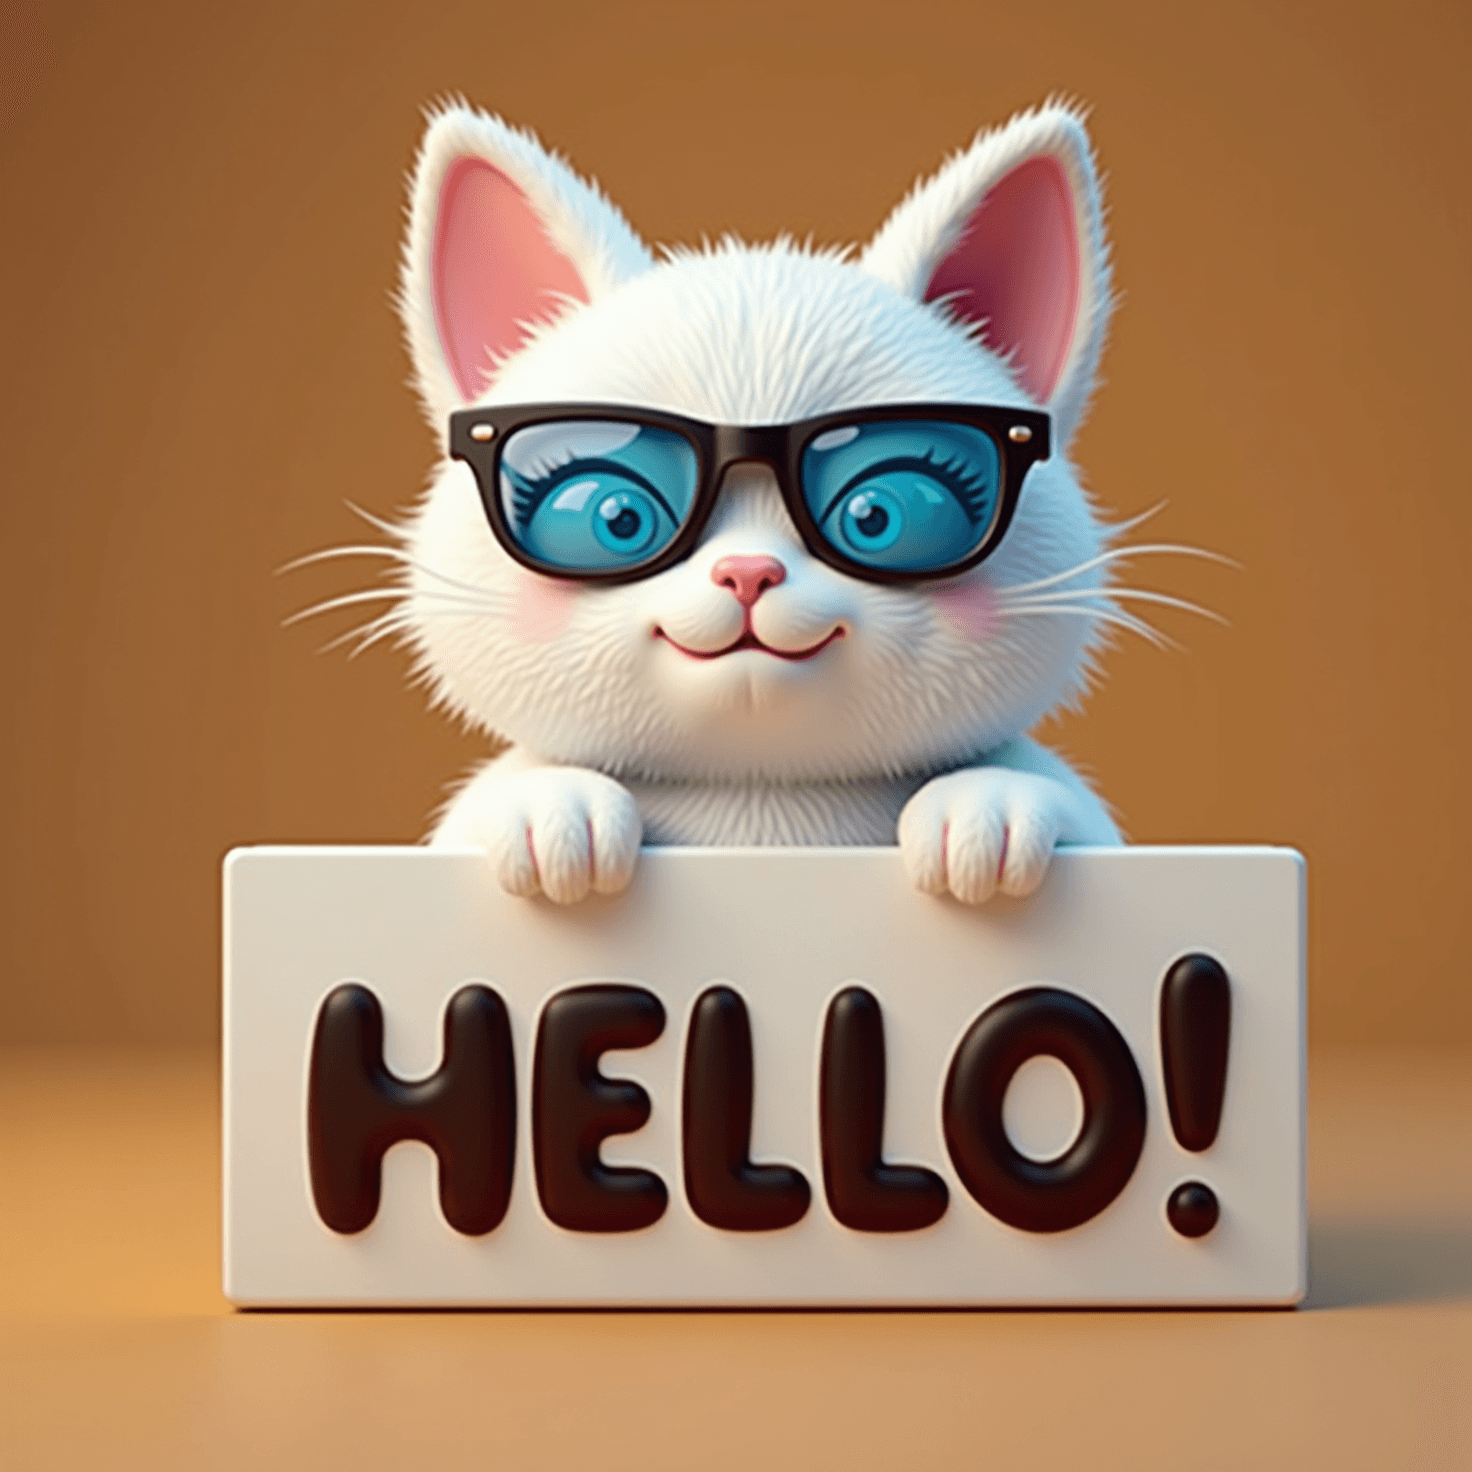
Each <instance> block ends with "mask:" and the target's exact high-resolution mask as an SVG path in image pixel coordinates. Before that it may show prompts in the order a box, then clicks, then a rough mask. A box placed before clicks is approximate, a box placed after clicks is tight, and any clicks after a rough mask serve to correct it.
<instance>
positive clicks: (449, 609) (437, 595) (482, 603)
mask: <svg viewBox="0 0 1472 1472" xmlns="http://www.w3.org/2000/svg"><path fill="white" fill-rule="evenodd" d="M385 599H392V600H393V601H394V602H396V603H400V604H410V603H418V602H420V601H421V600H424V599H429V600H433V601H434V602H437V603H439V604H440V607H439V608H433V607H431V608H427V609H422V610H420V611H421V612H425V613H497V612H500V611H501V610H502V609H503V608H504V607H505V604H504V602H503V601H501V600H497V599H492V598H487V597H479V598H467V597H465V596H463V595H461V594H456V593H441V592H439V591H438V590H436V589H434V588H416V589H413V590H411V589H408V588H364V589H362V590H361V591H359V592H356V593H342V594H340V595H339V596H338V597H336V598H327V599H324V600H323V601H322V602H321V603H314V604H313V605H312V606H311V607H310V608H303V609H302V610H301V611H300V612H298V613H293V614H292V615H291V616H290V617H288V618H284V619H282V621H281V623H282V627H283V628H290V627H291V626H292V625H293V624H299V623H301V622H302V621H303V620H304V619H309V618H315V617H317V616H318V615H319V614H323V613H331V612H332V611H333V610H334V609H338V608H351V607H353V606H354V605H356V604H359V603H374V602H378V601H381V600H385Z"/></svg>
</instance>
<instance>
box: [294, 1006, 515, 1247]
mask: <svg viewBox="0 0 1472 1472" xmlns="http://www.w3.org/2000/svg"><path fill="white" fill-rule="evenodd" d="M444 1038H445V1043H444V1059H443V1061H442V1062H441V1063H440V1066H439V1068H437V1069H436V1070H435V1072H434V1073H432V1074H430V1076H429V1077H428V1078H425V1079H421V1080H419V1081H418V1082H417V1083H405V1082H404V1081H403V1080H402V1079H398V1078H395V1077H394V1075H393V1074H391V1073H390V1072H389V1071H388V1069H387V1068H385V1067H384V1063H383V1009H382V1007H380V1006H379V1003H378V998H377V997H375V996H374V995H373V993H372V992H370V991H369V990H368V989H367V987H363V986H357V985H353V984H349V985H345V986H339V987H337V988H335V989H334V990H333V991H332V992H330V993H329V994H328V996H327V999H326V1000H325V1001H324V1002H323V1003H322V1007H321V1010H320V1011H319V1012H318V1013H317V1025H316V1028H315V1030H314V1032H313V1035H312V1060H311V1066H310V1074H309V1079H308V1085H307V1154H308V1159H309V1163H310V1168H311V1178H312V1199H313V1200H314V1201H315V1202H316V1205H317V1211H318V1214H319V1215H320V1216H321V1218H322V1220H323V1221H324V1222H325V1223H326V1224H327V1225H328V1226H329V1227H330V1228H331V1229H332V1230H333V1231H334V1232H343V1233H350V1232H361V1231H362V1230H363V1229H364V1228H365V1227H366V1226H368V1224H369V1223H370V1222H371V1221H372V1220H373V1218H374V1217H375V1216H377V1215H378V1201H379V1193H380V1187H381V1178H382V1164H383V1153H384V1151H385V1150H387V1149H388V1148H389V1146H390V1145H396V1144H397V1143H398V1142H399V1141H400V1140H422V1141H423V1142H424V1143H425V1144H426V1145H428V1146H429V1147H430V1149H432V1150H433V1151H434V1153H435V1155H436V1156H437V1157H438V1160H439V1181H440V1208H441V1210H442V1211H443V1212H444V1214H445V1220H446V1221H447V1222H449V1224H450V1225H451V1226H452V1227H453V1228H454V1229H455V1230H456V1231H457V1232H463V1233H464V1234H465V1235H466V1236H468V1237H478V1236H480V1235H482V1234H483V1233H485V1232H489V1231H490V1230H491V1229H492V1228H493V1227H496V1226H497V1225H499V1224H500V1221H501V1218H502V1217H504V1216H505V1215H506V1207H507V1204H508V1203H509V1202H510V1199H511V1172H512V1166H513V1164H514V1161H515V1150H516V1075H515V1063H514V1061H513V1058H512V1052H511V1025H510V1021H509V1019H508V1018H507V1015H506V1005H505V1003H504V1002H502V1000H501V998H500V997H498V996H497V995H496V993H495V992H493V991H492V990H491V989H490V988H489V987H484V986H466V987H461V989H460V990H459V991H457V992H456V993H455V995H454V996H453V997H451V998H450V1002H449V1005H448V1006H447V1007H446V1008H445V1030H444Z"/></svg>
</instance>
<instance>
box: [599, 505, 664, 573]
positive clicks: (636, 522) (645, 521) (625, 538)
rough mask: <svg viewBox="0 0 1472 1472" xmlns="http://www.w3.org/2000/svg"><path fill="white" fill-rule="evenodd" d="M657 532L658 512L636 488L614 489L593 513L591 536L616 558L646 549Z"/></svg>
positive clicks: (629, 555)
mask: <svg viewBox="0 0 1472 1472" xmlns="http://www.w3.org/2000/svg"><path fill="white" fill-rule="evenodd" d="M658 534H659V512H658V511H657V510H656V509H655V507H654V504H653V503H652V502H651V501H650V499H649V497H648V496H645V495H642V494H641V493H640V492H638V491H616V492H615V493H614V494H613V495H611V496H606V497H604V499H603V500H601V501H600V502H599V503H598V509H597V510H596V511H595V512H594V513H593V535H594V536H595V537H596V538H597V539H598V542H599V545H600V546H603V547H606V548H607V549H608V550H609V551H610V552H614V553H617V554H618V555H619V556H620V557H632V556H637V555H638V554H639V553H642V552H647V551H648V550H649V546H650V543H652V542H653V541H654V539H655V537H656V536H658Z"/></svg>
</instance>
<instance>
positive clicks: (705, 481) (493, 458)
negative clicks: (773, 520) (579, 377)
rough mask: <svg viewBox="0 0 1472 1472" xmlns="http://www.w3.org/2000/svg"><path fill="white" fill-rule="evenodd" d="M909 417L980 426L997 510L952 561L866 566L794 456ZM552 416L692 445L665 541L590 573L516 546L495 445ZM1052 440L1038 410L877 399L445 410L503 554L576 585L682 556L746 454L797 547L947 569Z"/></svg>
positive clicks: (856, 570) (853, 570)
mask: <svg viewBox="0 0 1472 1472" xmlns="http://www.w3.org/2000/svg"><path fill="white" fill-rule="evenodd" d="M908 419H932V420H939V421H941V422H943V423H947V424H962V425H966V426H969V427H970V428H973V429H980V430H982V431H984V432H985V433H986V434H988V435H989V436H990V437H991V439H992V441H993V443H995V445H996V446H997V450H998V454H999V457H1000V461H1001V487H1000V492H999V500H998V505H997V513H996V515H995V517H994V518H993V519H992V525H991V528H990V529H989V530H988V532H987V534H986V536H985V537H984V538H983V539H982V541H981V542H980V544H979V545H978V546H976V547H974V548H972V550H971V551H970V552H968V553H967V554H966V556H965V557H963V558H961V559H959V560H958V561H956V562H953V563H948V564H947V565H946V566H944V567H938V568H933V569H926V570H924V571H911V570H909V569H903V570H902V569H897V568H885V567H870V566H868V565H866V564H865V563H862V562H858V561H856V560H855V559H854V558H852V557H849V556H847V555H846V554H845V553H843V552H841V551H840V550H839V549H838V548H837V547H835V546H833V544H832V543H831V542H829V541H828V539H827V538H826V537H825V536H824V535H823V533H822V531H821V530H820V528H819V526H818V524H817V522H816V520H815V519H814V517H813V515H812V513H811V511H809V510H808V505H807V502H806V501H805V500H804V499H803V495H802V489H801V487H802V457H803V454H804V452H805V451H806V450H807V448H808V446H809V445H810V444H811V443H812V442H813V441H814V440H815V439H817V438H818V436H819V435H821V434H824V433H826V432H827V431H829V430H832V429H841V428H843V427H845V426H847V425H850V424H858V425H863V424H885V423H892V422H894V421H896V420H908ZM557 420H584V421H587V420H594V421H599V420H615V421H618V422H619V423H622V424H638V425H642V426H647V427H649V428H651V429H662V430H668V431H670V432H672V433H674V434H677V435H680V436H681V437H682V438H683V439H684V440H685V441H686V442H687V443H688V444H689V445H690V446H691V447H692V449H693V450H694V451H695V460H696V467H697V476H698V481H697V485H696V490H695V498H694V500H693V501H692V502H691V504H690V510H689V512H688V513H687V514H686V517H685V520H684V522H683V524H682V525H681V527H680V529H679V531H678V532H677V533H676V535H675V537H674V538H673V539H672V540H671V541H670V543H669V544H668V545H667V546H665V547H662V548H661V549H660V550H659V551H658V552H656V553H655V554H654V555H653V556H652V557H647V558H645V560H644V561H643V562H637V563H635V564H633V566H631V567H619V568H602V569H597V570H594V571H591V572H572V571H570V570H569V569H567V568H565V567H557V566H555V565H554V564H551V563H547V562H543V561H542V560H541V559H540V558H538V557H535V556H533V555H532V554H531V553H530V552H528V551H527V550H526V548H525V547H523V546H521V544H520V543H519V542H518V541H517V540H516V536H515V533H514V531H513V529H512V527H511V526H510V524H509V522H508V519H507V516H506V511H505V507H504V506H503V505H502V502H501V491H500V478H501V452H502V449H503V447H504V446H505V444H506V443H507V441H508V440H509V439H510V438H511V436H512V434H513V433H514V432H515V431H517V430H521V429H529V428H531V427H532V426H533V425H538V424H550V423H553V422H555V421H557ZM487 431H489V433H487ZM477 433H478V434H479V437H477ZM1051 439H1052V436H1051V424H1050V421H1049V418H1048V416H1047V415H1046V414H1043V413H1039V412H1038V411H1036V410H1033V409H1012V408H1007V407H1005V406H1002V405H994V404H929V403H926V404H886V405H884V406H883V407H879V408H857V409H843V410H840V411H838V412H836V413H832V414H820V415H818V416H817V417H816V418H813V419H800V420H798V421H796V422H795V423H793V424H758V425H752V424H737V425H731V424H708V423H706V422H705V421H704V420H700V419H687V418H685V417H684V416H683V415H680V414H667V413H665V412H663V411H662V410H658V409H642V408H634V407H632V406H630V405H628V404H509V405H508V404H489V405H485V406H483V407H481V408H478V409H461V410H458V411H457V412H456V413H454V414H451V415H450V455H451V456H452V458H454V459H456V460H463V461H465V462H466V464H468V465H469V466H470V468H471V470H472V471H473V472H474V474H475V480H476V484H477V486H478V487H479V488H480V499H481V504H482V505H483V506H484V507H485V512H486V517H487V519H488V520H489V521H490V523H491V530H492V532H494V533H495V536H496V540H497V541H498V542H499V543H500V544H501V546H502V548H503V549H504V550H505V552H506V554H507V555H508V556H509V557H512V558H514V559H515V560H516V561H517V562H519V563H520V564H521V565H522V566H523V567H527V568H530V569H531V570H532V571H533V572H538V573H541V574H542V575H543V576H545V577H552V578H561V579H563V580H564V581H568V582H577V583H604V584H614V583H632V582H637V581H638V580H639V579H641V578H648V577H653V576H654V574H655V573H658V572H663V571H664V570H665V569H666V568H667V567H673V566H674V565H675V564H676V563H677V562H683V561H684V560H685V558H687V557H689V556H690V554H691V553H692V552H693V551H694V550H695V548H696V546H697V545H698V544H699V542H700V534H701V533H702V532H703V531H704V530H705V527H706V524H707V523H708V522H709V520H710V516H711V512H712V511H714V510H715V505H716V500H717V497H718V496H719V495H720V489H721V485H722V483H723V482H724V480H725V478H726V472H727V471H728V470H730V468H731V467H732V466H733V465H744V464H750V463H753V462H754V463H757V464H762V465H766V466H769V467H770V468H771V469H772V471H773V472H774V473H775V475H776V477H777V485H778V487H779V488H780V490H781V492H782V499H783V501H784V502H785V503H786V506H787V511H788V514H789V515H790V516H791V517H792V520H793V522H794V524H795V525H796V527H797V530H798V534H799V535H800V536H801V537H802V540H803V545H804V546H805V547H806V548H807V549H808V551H809V552H810V553H812V555H813V556H814V557H816V558H817V559H818V560H819V561H820V562H825V563H827V564H828V566H829V567H832V568H836V569H837V570H838V571H839V572H842V573H846V574H847V575H848V576H849V577H854V578H859V579H861V580H863V581H864V582H868V583H919V582H932V581H935V580H938V579H941V578H952V577H956V576H957V575H958V574H960V573H963V572H967V571H969V570H970V569H971V568H973V567H976V566H977V565H978V564H979V563H981V562H984V561H985V560H986V558H987V557H988V556H990V555H991V553H992V552H993V551H995V550H996V548H997V545H998V544H999V543H1000V542H1001V540H1002V538H1003V537H1004V536H1005V535H1006V534H1007V528H1008V527H1009V526H1010V525H1011V522H1012V517H1013V514H1014V513H1015V511H1016V510H1017V500H1018V497H1019V496H1020V495H1021V493H1022V482H1023V480H1024V478H1025V477H1026V475H1027V472H1028V471H1029V470H1031V469H1032V467H1033V466H1034V465H1035V464H1036V463H1037V462H1038V461H1039V460H1046V459H1047V458H1048V456H1049V455H1050V453H1051Z"/></svg>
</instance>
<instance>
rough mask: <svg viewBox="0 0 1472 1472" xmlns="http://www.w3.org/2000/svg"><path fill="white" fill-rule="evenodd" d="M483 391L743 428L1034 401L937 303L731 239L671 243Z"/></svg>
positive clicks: (822, 259) (847, 270) (806, 253)
mask: <svg viewBox="0 0 1472 1472" xmlns="http://www.w3.org/2000/svg"><path fill="white" fill-rule="evenodd" d="M488 397H489V399H490V400H491V401H494V402H502V403H534V402H544V401H545V402H550V401H555V400H559V399H574V400H577V399H585V400H588V401H590V402H597V401H607V402H613V403H635V404H643V405H647V406H649V407H652V408H663V409H668V410H672V411H674V412H676V413H683V414H688V415H690V416H692V417H694V418H699V419H708V420H711V421H714V422H720V423H738V424H739V423H747V424H755V423H777V422H782V421H785V420H795V419H802V418H806V417H808V416H811V415H815V414H821V413H826V412H828V411H830V410H834V409H841V408H850V407H854V406H856V405H865V404H883V403H903V402H917V401H922V400H927V399H933V400H939V401H941V402H957V403H981V402H986V403H1007V404H1018V405H1027V404H1028V403H1029V400H1028V399H1027V396H1026V395H1025V394H1024V393H1023V392H1022V391H1021V390H1020V389H1019V388H1018V386H1017V385H1016V384H1015V383H1014V381H1013V380H1012V378H1011V376H1010V375H1009V374H1008V372H1007V370H1006V369H1005V367H1004V366H1003V365H1002V364H1001V362H1000V360H999V359H997V358H996V357H995V356H994V355H993V354H991V353H990V352H988V351H987V350H986V349H985V348H983V347H982V346H980V345H979V344H978V343H977V342H976V341H975V340H974V336H973V335H972V334H970V333H968V332H967V331H966V330H965V329H963V328H960V327H957V326H955V325H953V324H952V323H950V322H949V321H948V320H947V319H946V316H945V313H944V311H943V309H941V308H938V307H935V306H924V305H921V304H919V303H917V302H914V301H912V300H910V299H909V298H907V297H905V296H903V295H902V294H901V293H899V292H898V291H896V290H895V289H894V288H892V287H890V286H888V285H886V284H885V283H884V282H882V281H880V280H878V279H877V278H875V277H873V276H871V275H869V274H868V273H867V272H865V271H863V270H861V269H860V268H859V267H858V266H856V265H853V264H851V263H849V262H848V261H846V260H844V259H843V258H842V253H841V252H838V251H832V250H818V251H814V250H809V249H806V248H804V247H801V246H798V245H795V244H792V243H790V242H780V241H779V242H777V243H775V244H772V245H764V246H744V245H741V244H739V243H737V242H734V241H729V240H727V241H722V242H721V243H719V244H717V245H714V246H711V247H708V248H706V249H704V250H699V251H694V250H685V249H676V250H673V251H671V252H669V253H668V254H667V255H666V257H665V259H664V260H663V261H662V262H661V263H660V264H659V265H657V266H655V267H654V268H653V269H652V270H649V271H646V272H644V273H643V274H641V275H639V276H637V277H635V278H634V279H632V280H630V281H628V282H626V283H625V284H624V285H622V286H620V287H618V288H617V289H616V290H614V291H612V292H610V293H609V294H608V295H607V296H605V297H604V298H602V299H601V300H600V301H598V302H596V303H594V304H592V305H589V306H584V307H580V308H577V309H575V310H573V311H571V312H570V313H569V314H567V315H566V316H564V317H563V318H562V319H561V320H560V321H559V322H558V323H557V324H556V325H555V326H554V327H551V328H549V329H548V330H546V331H544V332H540V333H538V334H537V335H536V337H535V338H534V339H533V340H532V342H531V343H529V344H528V346H527V347H526V348H525V349H523V350H522V352H520V353H519V354H518V355H517V356H516V357H515V358H513V359H512V360H510V361H509V362H507V363H506V364H505V366H504V367H503V369H502V371H501V373H500V374H499V375H498V378H497V381H496V384H495V386H494V388H493V390H492V392H491V394H490V395H489V396H488Z"/></svg>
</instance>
